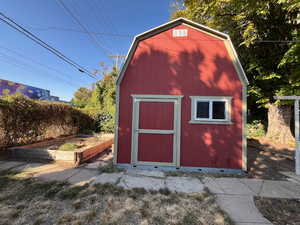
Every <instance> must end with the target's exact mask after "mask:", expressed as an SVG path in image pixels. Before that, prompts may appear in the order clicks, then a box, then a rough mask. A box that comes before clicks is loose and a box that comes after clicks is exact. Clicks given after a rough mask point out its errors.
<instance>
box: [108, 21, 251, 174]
mask: <svg viewBox="0 0 300 225" xmlns="http://www.w3.org/2000/svg"><path fill="white" fill-rule="evenodd" d="M247 84H248V80H247V77H246V75H245V73H244V71H243V68H242V66H241V64H240V62H239V59H238V56H237V54H236V52H235V49H234V47H233V45H232V43H231V40H230V38H229V36H228V35H227V34H224V33H221V32H219V31H216V30H213V29H210V28H208V27H205V26H203V25H200V24H197V23H194V22H192V21H190V20H187V19H184V18H179V19H176V20H173V21H171V22H169V23H166V24H163V25H161V26H159V27H156V28H154V29H151V30H149V31H146V32H145V33H142V34H140V35H138V36H136V37H135V39H134V41H133V43H132V45H131V48H130V50H129V52H128V55H127V57H126V61H125V63H124V66H123V67H122V69H121V71H120V74H119V77H118V80H117V113H116V138H115V150H114V152H115V153H114V154H115V155H114V162H115V163H116V164H117V165H118V166H119V167H141V168H161V169H177V170H198V171H208V172H216V171H224V172H240V171H241V170H246V137H245V123H246V87H247Z"/></svg>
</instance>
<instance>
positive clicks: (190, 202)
mask: <svg viewBox="0 0 300 225" xmlns="http://www.w3.org/2000/svg"><path fill="white" fill-rule="evenodd" d="M0 224H1V225H8V224H10V225H21V224H24V225H25V224H26V225H38V224H47V225H48V224H49V225H50V224H51V225H52V224H64V225H68V224H70V225H81V224H82V225H83V224H89V225H94V224H100V225H120V224H122V225H150V224H151V225H164V224H168V225H201V224H208V225H214V224H216V225H218V224H220V225H221V224H223V225H229V224H233V223H232V222H231V220H230V219H229V217H228V216H227V215H226V214H224V212H223V211H221V210H220V208H219V207H218V205H217V204H216V202H215V197H214V196H213V195H211V194H209V193H208V192H206V193H202V194H193V195H187V194H175V193H171V192H170V191H168V190H159V191H151V192H148V191H146V190H145V189H140V188H135V189H132V190H124V189H123V188H120V187H117V186H114V185H111V184H104V185H103V184H101V185H100V184H98V185H95V186H89V185H85V186H70V185H69V184H67V183H63V182H43V181H39V180H36V179H33V178H30V179H25V178H23V175H22V174H12V173H8V172H2V174H1V173H0Z"/></svg>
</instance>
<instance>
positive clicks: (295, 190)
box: [279, 181, 300, 199]
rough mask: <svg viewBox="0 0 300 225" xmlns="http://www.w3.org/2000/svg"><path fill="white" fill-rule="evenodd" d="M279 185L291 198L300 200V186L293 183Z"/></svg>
mask: <svg viewBox="0 0 300 225" xmlns="http://www.w3.org/2000/svg"><path fill="white" fill-rule="evenodd" d="M279 185H280V186H281V187H282V188H284V189H285V191H286V192H287V193H288V194H289V195H290V196H291V198H297V199H300V184H297V183H292V182H288V181H287V182H280V183H279Z"/></svg>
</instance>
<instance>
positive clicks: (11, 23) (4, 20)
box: [0, 12, 96, 79]
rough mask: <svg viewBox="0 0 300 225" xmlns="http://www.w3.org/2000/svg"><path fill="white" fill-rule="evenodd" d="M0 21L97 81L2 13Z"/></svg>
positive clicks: (86, 71)
mask: <svg viewBox="0 0 300 225" xmlns="http://www.w3.org/2000/svg"><path fill="white" fill-rule="evenodd" d="M0 20H2V21H3V22H4V23H6V24H7V25H9V26H10V27H12V28H14V29H15V30H17V31H18V32H20V33H21V34H23V35H25V36H26V37H28V38H29V39H31V40H33V41H34V42H36V43H37V44H39V45H40V46H42V47H43V48H45V49H47V50H48V51H50V52H51V53H53V54H54V55H56V56H57V57H59V58H60V59H62V60H63V61H65V62H66V63H68V64H69V65H71V66H73V67H75V68H76V69H77V70H78V71H79V72H82V73H86V74H87V75H88V76H90V77H92V78H94V79H96V77H95V76H94V75H93V74H92V73H91V72H89V71H88V70H87V69H85V68H84V67H82V66H80V65H79V64H77V63H76V62H74V61H73V60H72V59H70V58H68V57H66V56H65V55H64V54H63V53H61V52H60V51H58V50H56V49H55V48H53V47H51V46H50V45H48V44H47V43H46V42H44V41H42V40H41V39H40V38H38V37H37V36H35V35H34V34H32V33H31V32H30V31H28V30H26V29H25V28H24V27H22V26H21V25H19V24H17V23H16V22H15V21H14V20H12V19H10V18H8V17H7V16H5V15H4V14H3V13H2V12H0Z"/></svg>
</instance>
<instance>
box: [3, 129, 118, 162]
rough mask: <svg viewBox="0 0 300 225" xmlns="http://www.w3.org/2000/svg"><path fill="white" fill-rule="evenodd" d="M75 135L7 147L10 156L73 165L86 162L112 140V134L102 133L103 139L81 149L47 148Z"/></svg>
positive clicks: (111, 143)
mask: <svg viewBox="0 0 300 225" xmlns="http://www.w3.org/2000/svg"><path fill="white" fill-rule="evenodd" d="M76 137H77V136H69V137H64V138H56V139H53V140H50V141H42V142H38V143H34V144H30V145H23V146H15V147H11V148H9V149H8V151H9V152H10V156H11V157H13V158H16V159H28V160H33V161H37V160H38V161H43V160H49V161H63V162H67V163H72V164H74V165H75V166H79V165H80V164H82V163H83V162H86V161H87V160H89V159H91V158H93V157H94V156H96V155H98V154H100V153H101V152H103V151H104V150H106V149H108V148H110V147H111V146H112V145H113V142H114V137H113V135H111V134H108V135H104V136H103V139H102V137H101V140H100V141H99V144H97V145H95V146H92V147H87V148H84V149H81V150H75V151H61V150H55V149H54V150H53V149H48V148H49V147H50V146H52V145H54V144H57V143H62V142H67V141H68V140H72V139H74V138H76Z"/></svg>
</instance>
